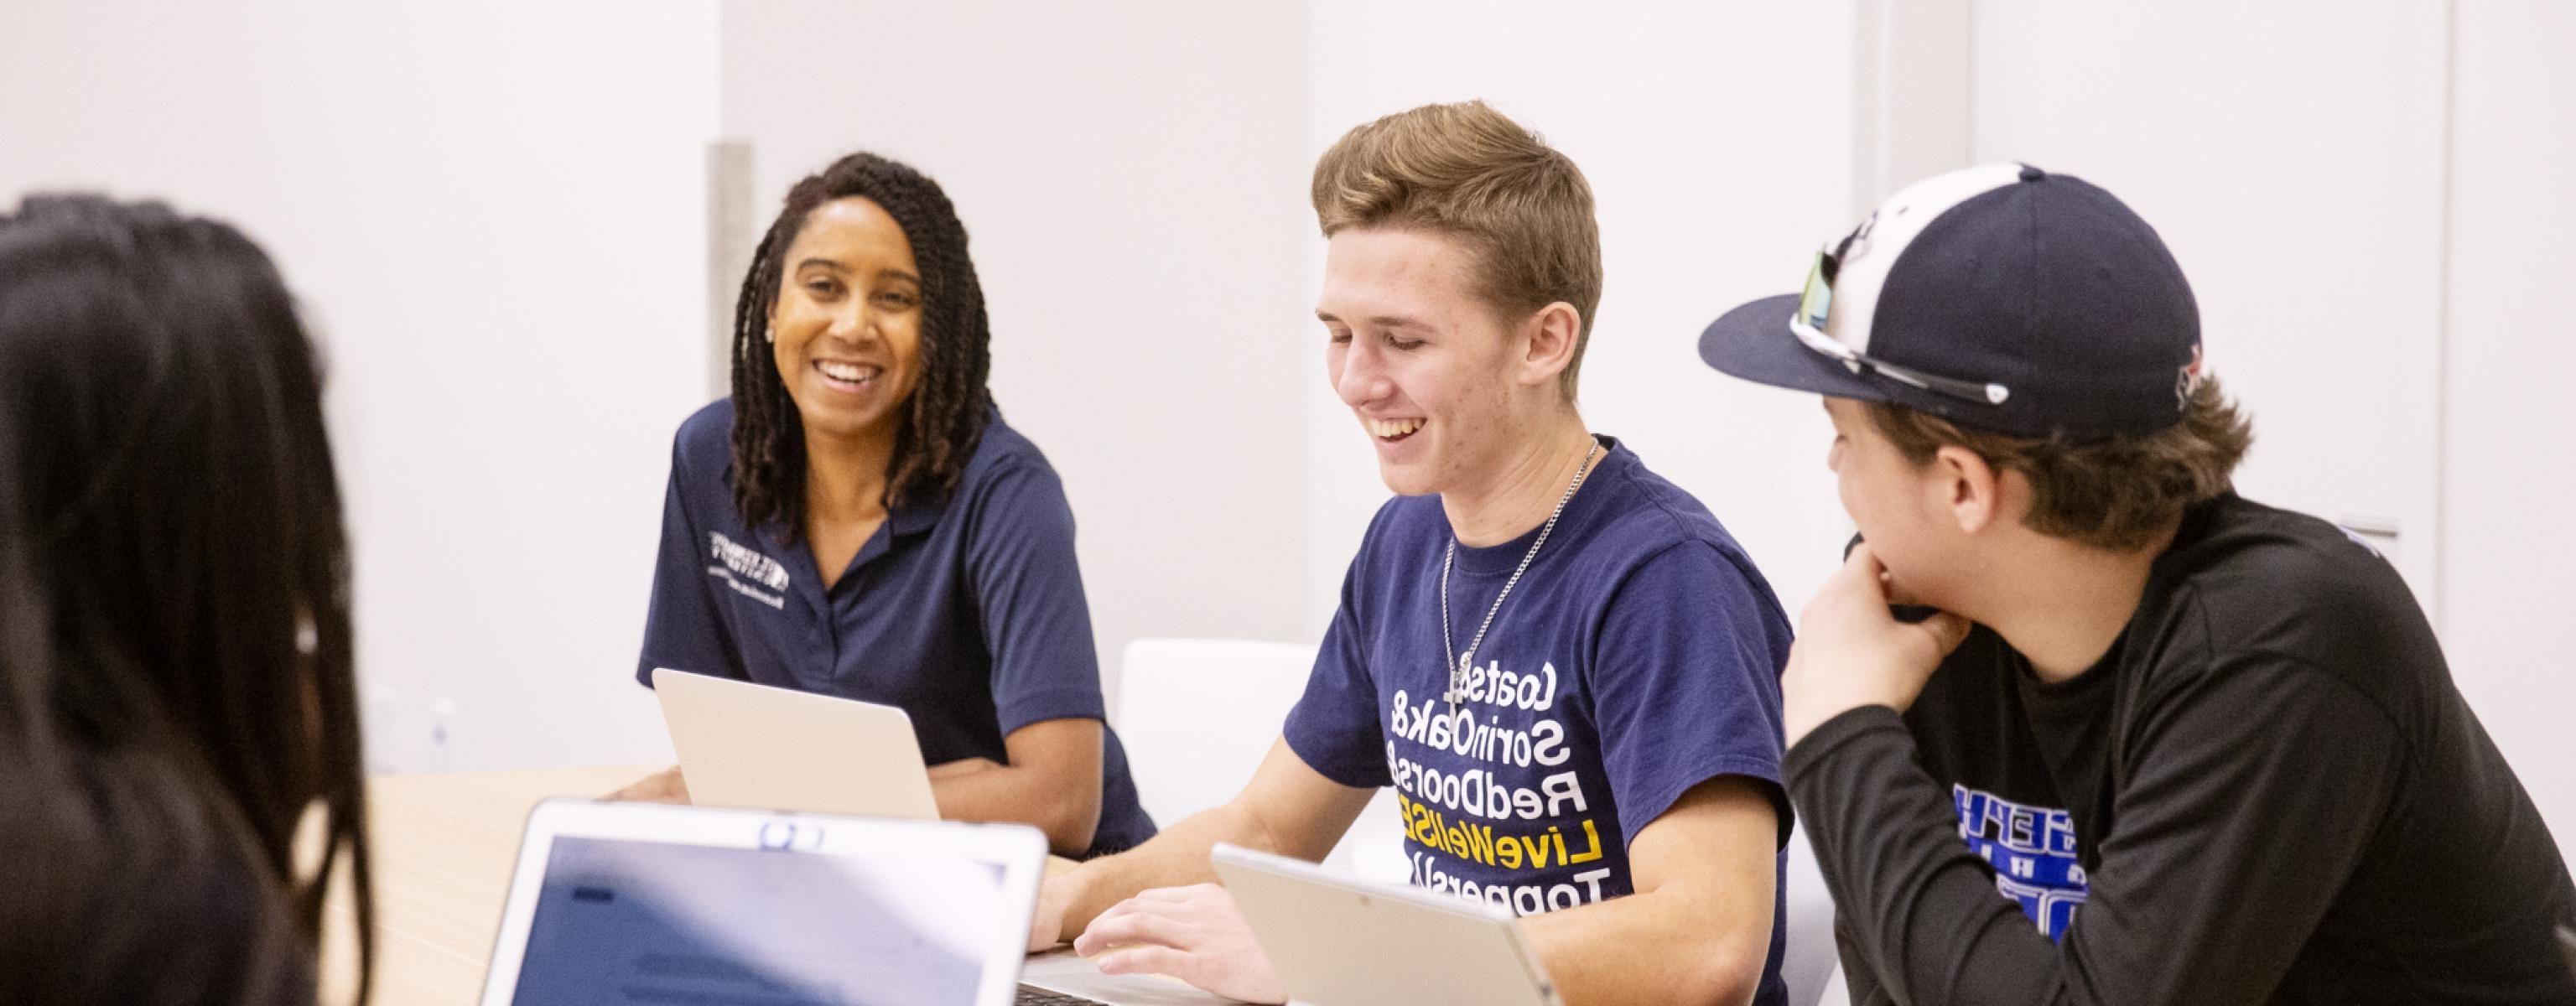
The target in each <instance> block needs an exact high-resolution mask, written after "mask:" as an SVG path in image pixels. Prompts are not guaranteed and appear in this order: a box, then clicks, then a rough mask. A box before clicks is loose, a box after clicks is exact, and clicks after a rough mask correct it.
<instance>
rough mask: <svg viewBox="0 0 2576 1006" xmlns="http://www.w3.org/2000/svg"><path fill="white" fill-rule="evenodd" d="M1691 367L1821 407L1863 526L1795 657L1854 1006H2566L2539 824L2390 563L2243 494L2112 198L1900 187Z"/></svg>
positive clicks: (1801, 732) (2186, 331)
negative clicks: (2432, 1004) (2024, 1005)
mask: <svg viewBox="0 0 2576 1006" xmlns="http://www.w3.org/2000/svg"><path fill="white" fill-rule="evenodd" d="M2321 351H2326V350H2321ZM1700 355H1701V357H1702V358H1703V359H1705V360H1706V361H1707V362H1708V364H1709V365H1710V366H1712V367H1715V368H1717V369H1718V370H1721V371H1724V372H1726V373H1728V374H1732V375H1735V376H1737V377H1741V378H1745V379H1747V380H1752V381H1756V382H1760V383H1763V384H1769V385H1774V386H1778V387H1783V388H1789V389H1793V390H1798V391H1806V392H1812V393H1815V394H1819V395H1822V396H1824V405H1825V411H1826V412H1827V413H1828V414H1829V415H1830V416H1831V417H1832V421H1833V426H1834V431H1835V437H1834V442H1833V446H1832V448H1831V451H1830V453H1829V454H1828V456H1827V466H1828V467H1830V468H1831V469H1833V471H1834V473H1835V475H1836V477H1837V479H1838V481H1839V483H1840V491H1841V496H1842V502H1843V506H1844V508H1845V509H1846V510H1847V511H1848V512H1849V513H1850V515H1851V518H1852V520H1853V522H1854V523H1855V524H1856V525H1857V526H1858V528H1859V530H1860V535H1861V540H1860V541H1859V542H1858V543H1856V544H1854V545H1853V546H1852V547H1851V549H1850V550H1849V552H1848V555H1847V557H1846V560H1845V562H1844V564H1843V567H1842V569H1841V570H1840V571H1839V572H1837V573H1836V574H1835V575H1834V576H1833V577H1832V578H1831V579H1830V580H1829V581H1828V582H1827V583H1826V585H1825V586H1824V587H1823V589H1821V590H1820V591H1819V592H1818V594H1817V596H1816V597H1815V599H1814V600H1813V601H1811V602H1810V603H1809V604H1808V605H1807V608H1806V610H1805V612H1804V614H1803V615H1802V616H1801V619H1800V623H1799V628H1798V639H1797V642H1796V643H1795V644H1794V645H1793V647H1792V648H1791V651H1790V658H1789V666H1788V669H1787V670H1786V671H1785V672H1784V689H1785V691H1786V715H1787V723H1786V729H1787V737H1788V740H1789V742H1790V745H1791V747H1790V750H1789V754H1788V758H1787V762H1786V765H1785V769H1786V771H1787V774H1788V779H1789V790H1790V795H1791V798H1792V801H1793V802H1794V804H1795V806H1796V809H1797V813H1798V814H1799V816H1800V817H1802V818H1803V819H1804V820H1805V821H1806V828H1807V830H1808V835H1809V838H1810V839H1811V841H1812V842H1813V843H1814V845H1815V849H1816V854H1817V858H1818V860H1819V862H1820V864H1821V866H1822V868H1823V872H1824V876H1825V879H1826V882H1827V885H1828V887H1829V888H1830V890H1831V891H1832V893H1833V895H1834V901H1835V904H1836V907H1837V917H1836V923H1835V929H1836V933H1837V938H1838V941H1839V943H1840V949H1841V954H1842V959H1843V966H1844V970H1845V974H1846V978H1847V980H1848V982H1849V985H1850V988H1851V989H1852V992H1853V1001H1854V1002H1855V1003H1883V1002H1903V1003H1944V1002H1960V1003H1970V1002H1972V1003H2016V1002H2079V1003H2194V1004H2217V1003H2240V1002H2246V1003H2250V1002H2317V1003H2360V1002H2425V1001H2442V1002H2467V1001H2474V1002H2480V1003H2541V1002H2550V1003H2567V1002H2576V979H2571V977H2570V975H2569V974H2568V971H2567V968H2566V966H2565V965H2564V963H2563V962H2562V961H2561V960H2560V955H2559V953H2558V952H2557V950H2556V947H2555V944H2554V943H2553V939H2554V936H2553V934H2554V932H2555V930H2556V928H2557V927H2558V926H2560V925H2562V924H2565V923H2567V922H2569V921H2570V920H2571V919H2576V886H2571V883H2570V881H2569V876H2568V872H2567V867H2566V865H2565V863H2564V862H2563V861H2562V859H2561V857H2560V855H2559V853H2558V849H2557V846H2556V844H2555V842H2554V841H2553V840H2552V839H2551V837H2550V835H2549V831H2548V828H2547V826H2546V825H2545V824H2543V822H2542V820H2541V817H2540V813H2539V811H2538V810H2537V809H2536V808H2535V807H2534V806H2533V804H2532V802H2531V798H2530V796H2529V795H2528V794H2527V793H2525V792H2524V790H2523V788H2522V786H2521V784H2520V782H2519V781H2517V780H2516V779H2515V777H2514V774H2513V770H2512V769H2511V768H2510V767H2508V766H2507V765H2506V764H2505V761H2504V758H2503V756H2502V755H2501V754H2499V753H2498V752H2497V750H2496V747H2495V745H2494V744H2493V743H2492V742H2491V741H2490V740H2489V739H2488V737H2487V735H2486V732H2485V730H2484V729H2482V728H2481V727H2480V726H2479V724H2478V720H2477V717H2476V716H2475V715H2474V714H2472V713H2471V712H2470V710H2469V708H2468V705H2467V703H2466V702H2465V701H2464V700H2463V699H2462V698H2461V696H2460V694H2459V691H2458V690H2457V689H2456V688H2455V687H2454V686H2453V684H2452V681H2451V676H2450V671H2449V669H2448V667H2447V666H2446V665H2445V664H2444V662H2443V658H2442V649H2441V645H2440V643H2439V642H2438V641H2437V640H2436V639H2435V637H2434V633H2433V628H2432V626H2431V625H2430V624H2429V623H2428V622H2427V621H2426V620H2425V617H2424V614H2423V612H2422V611H2421V610H2420V609H2418V608H2417V607H2416V605H2415V602H2414V598H2413V597H2412V595H2410V594H2409V593H2408V591H2407V587H2406V584H2405V582H2404V581H2403V580H2401V579H2400V578H2399V577H2398V575H2397V573H2396V571H2395V570H2394V569H2392V568H2391V567H2390V566H2389V564H2388V563H2387V562H2386V561H2385V560H2384V559H2382V558H2381V557H2380V555H2379V554H2378V553H2377V552H2375V551H2374V550H2373V549H2372V548H2371V547H2370V545H2368V544H2367V543H2366V542H2364V541H2362V540H2361V539H2359V538H2357V537H2354V536H2352V535H2350V534H2348V533H2346V532H2344V531H2343V530H2341V529H2339V528H2337V527H2335V526H2334V525H2332V524H2329V523H2327V522H2325V521H2322V520H2319V519H2317V518H2314V517H2309V516H2305V515H2302V514H2297V513H2292V512H2289V511H2285V510H2280V509H2276V508H2273V507H2268V506H2264V505H2262V504H2260V503H2256V502H2253V501H2251V500H2247V499H2244V498H2242V497H2240V496H2238V495H2236V493H2235V492H2234V490H2233V488H2232V485H2231V481H2230V478H2231V474H2232V472H2233V471H2234V469H2235V466H2236V464H2237V462H2238V461H2239V460H2240V459H2241V458H2242V457H2243V456H2244V453H2245V451H2246V449H2247V447H2248V446H2249V445H2250V444H2251V442H2252V430H2251V426H2250V424H2249V423H2248V422H2247V420H2246V419H2245V418H2244V417H2243V416H2242V415H2241V414H2240V413H2239V412H2238V411H2237V409H2236V407H2235V406H2234V405H2233V404H2231V403H2230V402H2229V401H2228V400H2227V398H2225V397H2224V396H2223V395H2222V394H2221V392H2220V389H2219V385H2218V382H2217V380H2216V379H2215V378H2213V377H2211V376H2210V374H2209V372H2208V368H2207V367H2206V366H2205V365H2204V359H2203V354H2202V349H2201V332H2200V316H2199V309H2198V307H2197V306H2196V304H2195V302H2194V300H2193V298H2192V293H2191V286H2190V284H2189V283H2188V282H2186V281H2185V280H2184V278H2183V274H2182V270H2181V269H2180V267H2179V266H2177V265H2176V264H2175V262H2174V259H2173V256H2172V255H2171V254H2170V253H2169V252H2167V251H2166V249H2165V246H2164V242H2163V241H2162V240H2161V239H2159V238H2158V237H2157V235H2156V232H2155V229H2154V228H2152V227H2149V226H2148V225H2147V223H2146V222H2145V221H2144V220H2142V219H2140V218H2139V217H2138V216H2137V215H2136V214H2135V213H2133V212H2131V211H2130V210H2129V208H2128V207H2127V206H2125V205H2123V204H2122V203H2121V202H2120V201H2119V200H2118V199H2116V198H2114V197H2112V196H2111V194H2110V193H2108V192H2105V191H2103V190H2102V189H2100V188H2097V187H2095V186H2093V185H2090V184H2087V183H2085V182H2084V181H2082V180H2080V179H2077V178H2074V177H2072V176H2068V175H2054V174H2049V173H2047V172H2043V171H2041V170H2039V169H2037V168H2034V167H2030V166H2027V165H2020V164H1995V165H1987V166H1983V167H1976V168H1969V169H1966V170H1962V171H1957V172H1952V173H1950V174H1945V175H1940V176H1937V177H1934V178H1930V179H1926V180H1924V181H1921V182H1918V183H1916V184H1914V185H1912V186H1909V187H1907V188H1906V189H1904V190H1903V191H1901V192H1898V193H1897V194H1896V195H1895V196H1893V197H1891V198H1890V199H1889V200H1888V201H1887V202H1886V203H1885V204H1884V205H1882V206H1881V207H1879V209H1878V210H1877V212H1875V213H1873V214H1872V215H1871V216H1870V217H1869V218H1868V219H1867V220H1865V221H1863V222H1862V223H1861V224H1860V226H1859V227H1858V228H1856V229H1854V230H1853V231H1852V232H1850V233H1849V234H1848V235H1845V236H1842V237H1840V238H1837V239H1835V240H1833V241H1830V242H1828V243H1827V244H1826V245H1825V247H1824V248H1823V250H1821V251H1820V252H1818V253H1817V255H1816V257H1815V259H1814V260H1813V262H1812V265H1811V268H1810V272H1809V275H1808V279H1807V283H1806V287H1805V289H1804V290H1803V291H1801V292H1799V293H1794V294H1786V295H1782V296H1777V297H1769V298H1764V299H1762V300H1757V301H1754V302H1752V303H1750V304H1746V305H1743V306H1741V307H1738V308H1736V309H1735V310H1733V311H1729V312H1727V314H1726V315H1725V316H1724V317H1721V318H1719V319H1718V320H1717V321H1716V322H1715V323H1714V324H1712V325H1710V326H1709V327H1708V329H1707V330H1706V332H1705V333H1703V334H1702V336H1701V339H1700ZM1892 605H1894V607H1892Z"/></svg>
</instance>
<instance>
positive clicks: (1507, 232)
mask: <svg viewBox="0 0 2576 1006" xmlns="http://www.w3.org/2000/svg"><path fill="white" fill-rule="evenodd" d="M1314 202H1315V217H1316V221H1317V222H1318V223H1320V224H1321V225H1322V226H1323V230H1324V236H1325V237H1331V236H1333V235H1334V234H1335V233H1337V232H1339V231H1341V230H1343V229H1345V228H1351V227H1360V228H1372V227H1397V228H1419V229H1422V230H1426V231H1432V232H1435V233H1439V234H1443V235H1446V236H1448V237H1451V238H1454V239H1457V240H1459V241H1461V242H1463V243H1465V244H1466V245H1467V246H1468V247H1469V248H1470V249H1471V250H1472V251H1473V253H1474V254H1475V257H1476V263H1475V267H1474V270H1473V275H1474V277H1475V283H1476V287H1477V293H1478V294H1479V295H1480V296H1481V297H1482V298H1483V299H1484V300H1485V302H1486V303H1487V304H1488V305H1489V306H1491V307H1492V308H1493V309H1494V310H1495V312H1496V313H1497V314H1498V315H1500V316H1502V317H1503V318H1504V319H1505V320H1506V321H1517V320H1518V319H1520V318H1524V317H1527V316H1529V315H1530V314H1533V313H1535V312H1537V311H1538V310H1539V309H1540V308H1543V307H1546V306H1547V305H1549V304H1553V303H1556V302H1558V301H1563V302H1565V303H1567V304H1570V305H1572V306H1573V307H1574V311H1575V314H1576V315H1577V316H1578V317H1579V319H1580V321H1579V325H1580V327H1579V328H1578V329H1577V330H1576V332H1575V341H1574V358H1573V359H1572V360H1570V361H1568V362H1567V363H1566V365H1565V372H1564V373H1562V374H1560V375H1558V386H1559V388H1560V390H1562V391H1563V392H1564V394H1565V398H1566V400H1567V401H1572V400H1573V399H1574V388H1575V380H1576V377H1577V375H1578V373H1579V372H1580V371H1581V370H1582V367H1583V349H1584V347H1585V346H1586V345H1587V344H1589V343H1590V342H1591V340H1592V311H1593V308H1595V307H1597V306H1599V305H1600V303H1601V228H1600V225H1599V223H1597V222H1596V221H1595V220H1594V219H1593V208H1592V185H1591V183H1589V182H1586V181H1584V179H1583V172H1582V171H1581V170H1580V169H1578V168H1576V167H1575V166H1574V161H1573V160H1572V159H1571V158H1568V157H1566V156H1565V155H1564V154H1562V153H1559V152H1557V150H1556V149H1555V148H1553V147H1550V146H1548V145H1547V143H1546V142H1545V141H1544V140H1541V139H1540V138H1539V135H1538V134H1537V133H1534V132H1531V131H1530V130H1528V129H1527V128H1524V127H1523V126H1522V125H1521V124H1520V123H1517V122H1514V121H1512V120H1511V117H1510V116H1506V115H1504V114H1503V113H1501V112H1497V111H1495V110H1494V109H1493V107H1492V106H1489V105H1487V104H1485V103H1484V102H1481V101H1468V102H1461V103H1458V104H1454V105H1424V106H1422V107H1420V108H1416V109H1412V110H1410V111H1404V112H1397V113H1395V114H1394V115H1390V116H1387V117H1385V118H1382V119H1379V120H1377V121H1375V122H1371V123H1368V124H1366V125H1362V126H1359V127H1356V128H1354V129H1352V130H1351V131H1350V132H1348V133H1344V134H1342V138H1341V140H1340V141H1338V142H1336V143H1334V144H1333V148H1332V149H1331V150H1327V151H1325V152H1324V156H1323V158H1322V159H1320V160H1318V161H1316V162H1315V182H1314Z"/></svg>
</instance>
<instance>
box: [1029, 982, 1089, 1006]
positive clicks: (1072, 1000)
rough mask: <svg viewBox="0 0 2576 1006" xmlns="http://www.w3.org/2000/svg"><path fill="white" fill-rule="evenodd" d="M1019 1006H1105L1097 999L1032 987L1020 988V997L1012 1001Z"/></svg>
mask: <svg viewBox="0 0 2576 1006" xmlns="http://www.w3.org/2000/svg"><path fill="white" fill-rule="evenodd" d="M1012 1001H1013V1002H1015V1003H1017V1004H1019V1006H1107V1004H1106V1003H1103V1002H1101V1001H1100V1000H1098V999H1085V998H1083V997H1081V996H1078V995H1071V994H1068V993H1063V992H1050V991H1047V990H1046V989H1042V988H1038V987H1037V986H1034V985H1022V986H1020V997H1019V998H1018V999H1015V1000H1012Z"/></svg>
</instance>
